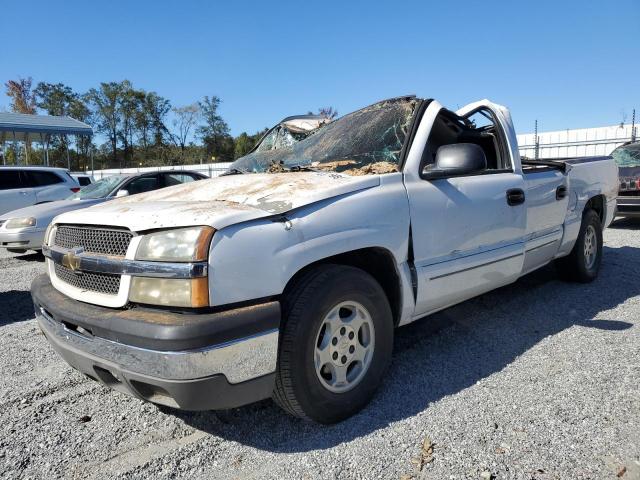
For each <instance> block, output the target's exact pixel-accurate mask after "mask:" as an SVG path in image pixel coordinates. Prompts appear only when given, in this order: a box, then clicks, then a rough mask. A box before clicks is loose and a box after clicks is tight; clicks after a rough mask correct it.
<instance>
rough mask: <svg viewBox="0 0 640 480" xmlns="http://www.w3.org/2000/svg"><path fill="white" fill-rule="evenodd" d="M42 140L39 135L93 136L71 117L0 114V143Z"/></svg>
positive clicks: (91, 130) (89, 129)
mask: <svg viewBox="0 0 640 480" xmlns="http://www.w3.org/2000/svg"><path fill="white" fill-rule="evenodd" d="M14 134H15V139H16V140H21V141H22V140H32V141H40V140H42V137H41V135H44V134H49V135H93V129H92V128H91V127H90V126H89V125H87V124H86V123H84V122H81V121H79V120H76V119H75V118H71V117H56V116H51V115H28V114H24V113H5V112H0V141H10V140H13V139H14Z"/></svg>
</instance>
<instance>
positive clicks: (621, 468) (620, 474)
mask: <svg viewBox="0 0 640 480" xmlns="http://www.w3.org/2000/svg"><path fill="white" fill-rule="evenodd" d="M625 473H627V467H620V470H618V473H617V474H616V477H618V478H620V477H622V476H623V475H624V474H625Z"/></svg>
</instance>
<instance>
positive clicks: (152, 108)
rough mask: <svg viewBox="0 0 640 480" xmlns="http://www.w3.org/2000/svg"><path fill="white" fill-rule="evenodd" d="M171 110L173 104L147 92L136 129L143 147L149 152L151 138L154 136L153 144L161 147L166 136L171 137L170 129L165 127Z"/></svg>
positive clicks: (137, 118)
mask: <svg viewBox="0 0 640 480" xmlns="http://www.w3.org/2000/svg"><path fill="white" fill-rule="evenodd" d="M170 109H171V103H169V100H167V99H166V98H163V97H161V96H160V95H158V94H157V93H156V92H147V93H146V94H145V97H144V100H143V102H142V104H141V109H140V110H139V111H138V116H137V117H136V128H137V129H138V135H139V138H140V141H141V142H142V147H143V149H144V150H147V148H148V146H149V143H150V142H149V136H150V135H153V143H154V144H155V145H156V146H161V145H162V144H163V143H164V137H165V135H169V129H168V128H167V127H166V125H165V117H166V116H167V113H169V110H170Z"/></svg>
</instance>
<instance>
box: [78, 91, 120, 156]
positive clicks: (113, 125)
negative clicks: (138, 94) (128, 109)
mask: <svg viewBox="0 0 640 480" xmlns="http://www.w3.org/2000/svg"><path fill="white" fill-rule="evenodd" d="M121 98H122V84H121V83H118V82H108V83H105V82H103V83H101V84H100V88H99V89H95V88H92V89H91V90H89V92H87V94H86V100H87V101H88V102H89V104H90V105H91V106H92V107H93V113H94V115H95V122H96V129H97V130H98V132H100V133H102V134H104V135H106V136H107V138H108V139H109V142H110V143H111V154H112V156H113V157H112V158H113V161H114V162H117V161H118V134H119V128H118V127H119V125H120V99H121ZM120 166H121V167H122V165H120Z"/></svg>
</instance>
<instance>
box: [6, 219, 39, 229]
mask: <svg viewBox="0 0 640 480" xmlns="http://www.w3.org/2000/svg"><path fill="white" fill-rule="evenodd" d="M35 226H36V219H35V218H33V217H26V218H12V219H10V220H9V221H8V222H7V227H6V228H26V227H35Z"/></svg>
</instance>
